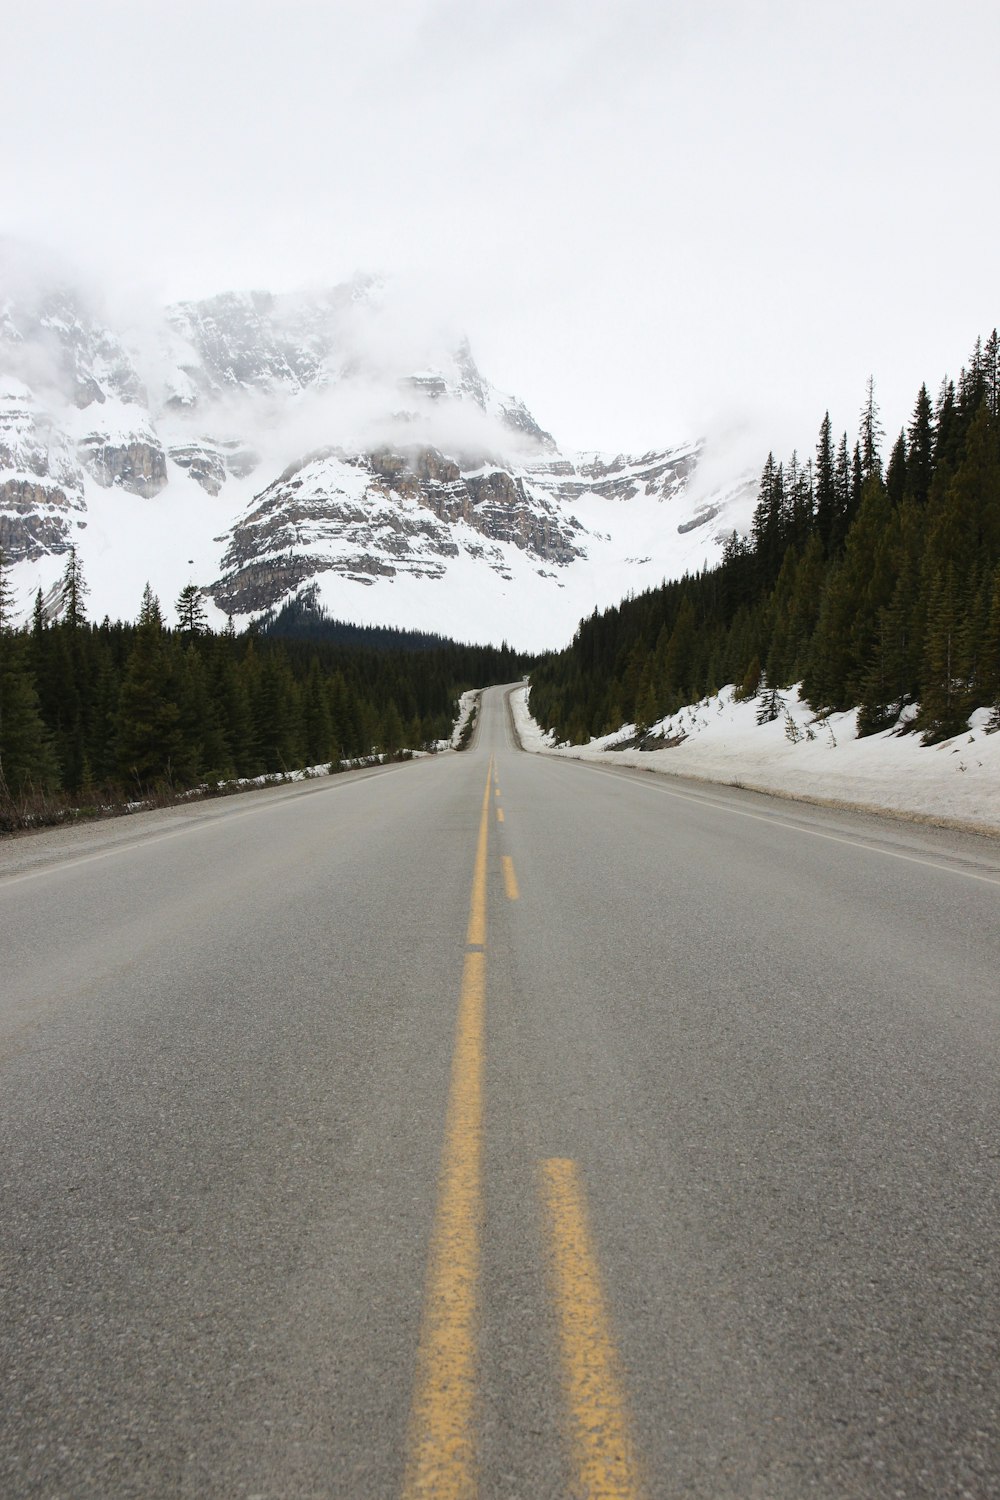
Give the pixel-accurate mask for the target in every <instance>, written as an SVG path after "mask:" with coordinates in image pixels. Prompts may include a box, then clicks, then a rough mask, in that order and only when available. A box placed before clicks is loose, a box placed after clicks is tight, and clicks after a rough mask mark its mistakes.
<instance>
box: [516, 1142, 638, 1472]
mask: <svg viewBox="0 0 1000 1500" xmlns="http://www.w3.org/2000/svg"><path fill="white" fill-rule="evenodd" d="M540 1180H541V1194H542V1203H543V1207H544V1210H545V1219H546V1227H547V1230H548V1236H549V1254H550V1262H551V1274H552V1290H553V1296H554V1298H555V1303H556V1308H557V1312H558V1317H559V1342H560V1352H561V1355H562V1371H563V1387H564V1391H565V1396H566V1403H567V1407H568V1414H569V1421H570V1429H571V1434H572V1438H571V1450H572V1462H573V1484H572V1486H571V1491H572V1493H573V1494H574V1495H580V1496H586V1497H587V1500H639V1497H640V1496H641V1495H642V1493H643V1487H642V1484H641V1481H640V1478H639V1466H638V1461H637V1458H636V1454H635V1448H634V1444H633V1441H632V1433H631V1422H630V1419H629V1415H628V1407H627V1403H626V1399H625V1383H624V1379H623V1376H622V1373H621V1368H620V1365H619V1361H618V1355H617V1352H616V1350H615V1346H614V1341H613V1339H612V1336H611V1328H610V1324H609V1320H608V1314H607V1310H606V1307H605V1302H604V1294H603V1292H602V1290H601V1281H600V1273H599V1271H598V1267H597V1259H596V1256H595V1254H594V1250H593V1247H592V1245H591V1238H590V1228H589V1224H588V1215H587V1204H586V1198H585V1195H584V1190H583V1185H582V1183H581V1182H580V1180H579V1176H578V1173H577V1169H576V1163H575V1162H572V1161H567V1160H564V1159H560V1158H554V1159H552V1160H549V1161H544V1162H542V1164H541V1179H540Z"/></svg>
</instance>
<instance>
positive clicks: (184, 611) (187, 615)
mask: <svg viewBox="0 0 1000 1500" xmlns="http://www.w3.org/2000/svg"><path fill="white" fill-rule="evenodd" d="M174 608H175V609H176V611H177V621H178V624H179V626H180V628H181V630H182V631H184V632H185V633H186V634H187V635H204V634H205V632H206V630H207V629H208V613H207V611H206V609H205V603H204V600H203V598H202V594H201V590H200V589H199V588H198V586H197V585H196V584H194V583H186V584H185V585H184V587H183V588H182V589H181V591H180V593H179V594H178V596H177V603H176V604H175V605H174ZM230 623H232V622H231V620H230Z"/></svg>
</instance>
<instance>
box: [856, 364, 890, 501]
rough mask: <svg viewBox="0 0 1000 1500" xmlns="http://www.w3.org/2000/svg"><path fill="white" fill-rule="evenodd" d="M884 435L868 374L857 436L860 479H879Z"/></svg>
mask: <svg viewBox="0 0 1000 1500" xmlns="http://www.w3.org/2000/svg"><path fill="white" fill-rule="evenodd" d="M884 436H885V433H884V431H883V429H882V423H881V421H880V420H879V412H878V406H877V405H876V402H875V380H874V377H873V376H871V375H869V377H868V384H867V387H866V390H865V404H864V406H863V407H862V408H861V431H860V433H859V436H858V443H859V447H860V452H861V477H862V480H865V479H871V477H872V476H873V475H878V477H879V478H880V479H881V477H882V459H881V457H880V452H879V449H880V445H881V442H882V439H883V437H884Z"/></svg>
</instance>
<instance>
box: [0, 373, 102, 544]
mask: <svg viewBox="0 0 1000 1500" xmlns="http://www.w3.org/2000/svg"><path fill="white" fill-rule="evenodd" d="M83 491H84V479H83V473H82V472H81V470H80V467H79V465H78V463H77V462H76V457H75V453H74V450H73V447H72V445H71V444H70V442H69V441H68V440H67V439H66V437H65V436H64V435H63V434H62V433H61V432H60V431H59V429H58V428H57V426H56V424H55V422H54V421H53V419H52V417H51V415H50V414H49V413H48V412H47V411H46V410H45V409H44V408H43V407H41V406H40V405H39V403H38V402H37V401H36V399H35V397H34V395H33V393H32V392H31V391H30V390H29V388H28V387H27V386H26V385H24V384H22V383H21V382H20V381H18V380H13V379H10V378H8V379H6V380H3V381H0V548H2V549H3V553H4V556H5V557H6V558H7V559H8V561H10V562H21V561H23V560H25V559H27V558H32V557H38V556H41V555H44V554H45V553H48V552H62V551H64V550H65V549H66V548H67V547H68V545H69V542H68V540H67V539H68V538H69V537H70V535H71V527H72V524H73V522H74V521H79V520H80V519H81V518H82V517H83V515H84V514H85V511H86V504H85V502H84V495H83Z"/></svg>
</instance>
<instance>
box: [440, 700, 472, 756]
mask: <svg viewBox="0 0 1000 1500" xmlns="http://www.w3.org/2000/svg"><path fill="white" fill-rule="evenodd" d="M482 696H483V690H482V688H469V689H468V690H467V691H466V692H464V693H463V694H462V696H461V698H459V700H458V718H457V719H456V720H455V727H454V729H453V730H452V731H451V739H450V740H439V741H438V744H439V745H442V746H444V747H447V746H449V745H450V746H451V748H452V750H457V749H458V745H459V741H460V740H461V738H462V731H463V729H464V728H465V726H466V724H467V723H468V722H469V719H470V717H471V715H472V711H473V709H475V708H478V707H479V700H480V698H481V697H482Z"/></svg>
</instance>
